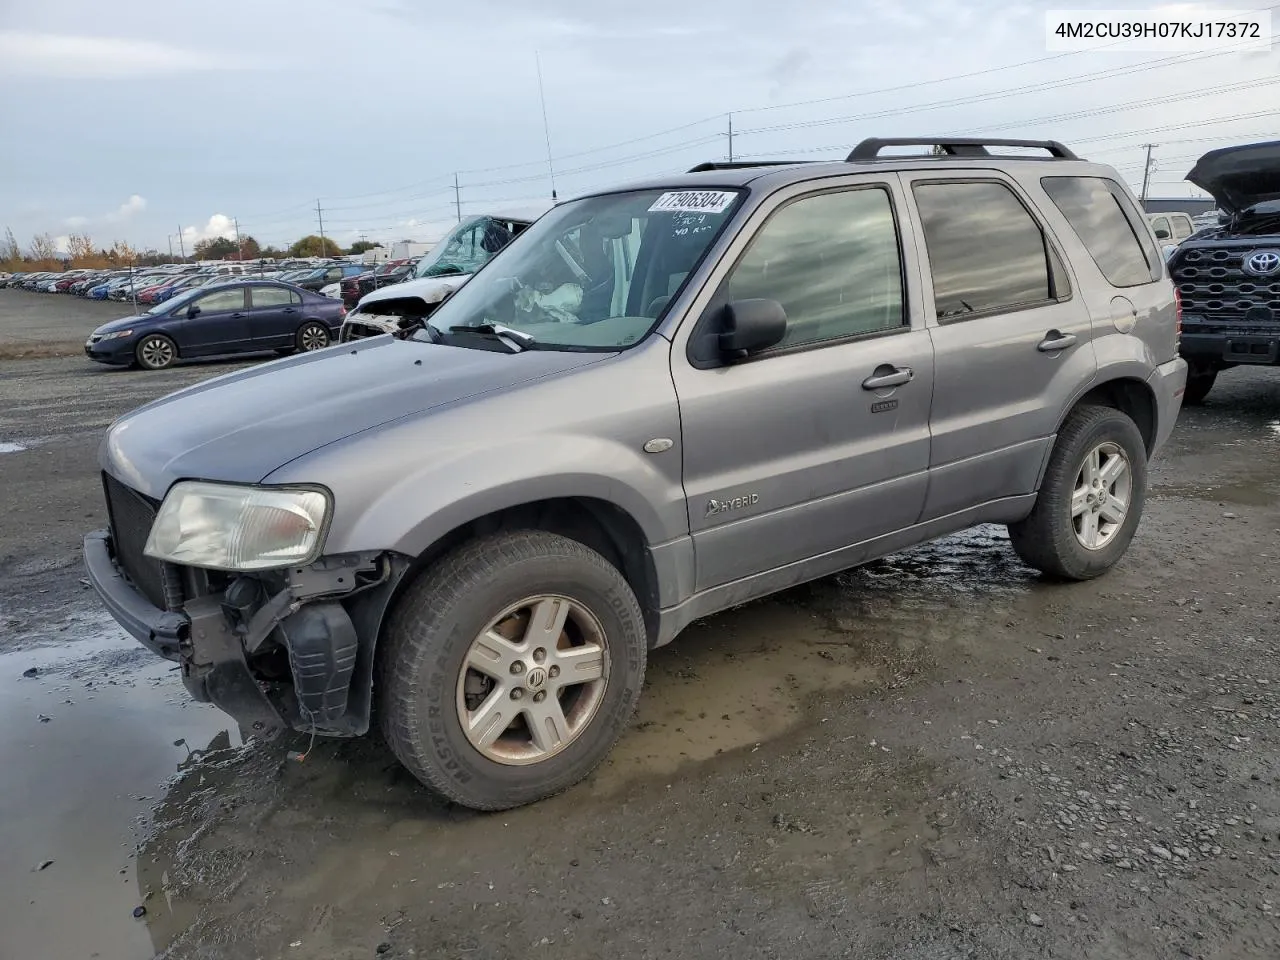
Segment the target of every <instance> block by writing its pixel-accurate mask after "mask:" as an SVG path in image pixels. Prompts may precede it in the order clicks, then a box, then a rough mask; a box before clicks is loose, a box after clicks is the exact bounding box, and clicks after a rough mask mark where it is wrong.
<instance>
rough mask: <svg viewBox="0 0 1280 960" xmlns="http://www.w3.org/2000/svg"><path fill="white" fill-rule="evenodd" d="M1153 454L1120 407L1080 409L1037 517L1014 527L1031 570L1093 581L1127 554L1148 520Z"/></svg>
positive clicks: (1063, 439)
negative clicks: (1143, 521)
mask: <svg viewBox="0 0 1280 960" xmlns="http://www.w3.org/2000/svg"><path fill="white" fill-rule="evenodd" d="M1146 490H1147V450H1146V445H1145V444H1144V443H1143V441H1142V434H1141V433H1139V432H1138V428H1137V426H1136V425H1135V424H1134V422H1133V421H1132V420H1131V419H1130V418H1129V417H1128V416H1126V415H1125V414H1123V413H1121V412H1120V411H1119V410H1116V409H1115V408H1113V407H1095V406H1085V407H1079V408H1077V409H1076V410H1075V411H1073V412H1072V414H1071V415H1070V416H1069V417H1068V418H1067V421H1066V423H1064V424H1063V426H1062V429H1061V430H1060V431H1059V433H1058V439H1057V442H1056V443H1055V444H1054V448H1053V454H1052V456H1051V457H1050V458H1049V466H1048V468H1047V469H1046V470H1045V476H1044V481H1043V483H1042V484H1041V486H1040V494H1039V496H1038V497H1037V498H1036V505H1035V508H1034V509H1033V510H1032V511H1031V514H1030V516H1028V517H1027V518H1026V519H1025V520H1022V521H1020V522H1018V523H1013V524H1010V525H1009V540H1010V542H1011V543H1012V544H1013V548H1014V550H1015V551H1017V553H1018V556H1020V557H1021V558H1022V559H1023V560H1024V561H1025V562H1026V563H1027V564H1029V565H1030V566H1032V567H1035V568H1036V569H1037V570H1040V571H1042V572H1044V573H1047V574H1050V575H1051V576H1056V577H1062V578H1064V579H1068V580H1088V579H1091V578H1093V577H1096V576H1098V575H1099V574H1102V573H1105V572H1106V571H1107V570H1109V569H1111V567H1112V566H1114V565H1115V563H1116V562H1117V561H1118V560H1119V559H1120V558H1121V557H1122V556H1123V555H1124V552H1125V550H1126V549H1128V546H1129V541H1131V540H1132V539H1133V535H1134V533H1135V531H1136V530H1137V529H1138V522H1139V520H1140V519H1141V517H1142V507H1143V503H1144V502H1145V498H1146Z"/></svg>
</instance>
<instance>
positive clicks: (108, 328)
mask: <svg viewBox="0 0 1280 960" xmlns="http://www.w3.org/2000/svg"><path fill="white" fill-rule="evenodd" d="M155 319H156V318H155V317H144V316H142V315H141V314H139V315H137V316H133V317H121V318H120V319H119V320H111V321H110V322H108V323H104V324H103V325H102V326H100V327H97V328H95V329H94V331H93V332H94V333H115V332H116V331H117V330H128V329H129V328H130V327H136V326H137V325H138V324H140V323H150V322H151V321H153V320H155Z"/></svg>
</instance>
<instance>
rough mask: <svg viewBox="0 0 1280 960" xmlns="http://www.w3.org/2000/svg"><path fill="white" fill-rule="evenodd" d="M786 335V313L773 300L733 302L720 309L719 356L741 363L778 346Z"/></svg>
mask: <svg viewBox="0 0 1280 960" xmlns="http://www.w3.org/2000/svg"><path fill="white" fill-rule="evenodd" d="M786 333H787V313H786V311H785V310H783V309H782V304H780V303H779V302H778V301H777V300H766V299H754V300H734V301H732V302H730V303H727V304H725V305H724V308H723V310H722V312H721V323H720V352H721V353H723V354H724V355H725V356H727V357H730V358H732V359H741V358H743V357H746V356H749V355H750V354H753V353H757V352H759V351H760V350H766V349H768V348H769V347H772V346H774V345H776V344H777V343H779V342H780V341H781V340H782V338H783V337H784V336H786Z"/></svg>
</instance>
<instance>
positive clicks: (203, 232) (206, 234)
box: [182, 213, 236, 244]
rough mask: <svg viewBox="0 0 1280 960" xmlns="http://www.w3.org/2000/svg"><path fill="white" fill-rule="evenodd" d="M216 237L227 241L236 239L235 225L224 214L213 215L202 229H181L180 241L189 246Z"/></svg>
mask: <svg viewBox="0 0 1280 960" xmlns="http://www.w3.org/2000/svg"><path fill="white" fill-rule="evenodd" d="M218 237H226V238H227V239H228V240H234V239H235V237H236V225H235V223H234V222H233V221H232V219H231V218H230V217H228V216H227V215H226V214H222V213H215V214H214V215H213V216H212V217H210V218H209V222H208V223H206V224H205V225H204V226H203V227H183V228H182V239H183V240H185V241H186V242H187V243H189V244H194V243H196V242H197V241H200V240H214V239H216V238H218Z"/></svg>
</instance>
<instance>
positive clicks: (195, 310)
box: [187, 303, 200, 320]
mask: <svg viewBox="0 0 1280 960" xmlns="http://www.w3.org/2000/svg"><path fill="white" fill-rule="evenodd" d="M199 315H200V304H198V303H193V304H192V305H191V306H189V307H187V319H188V320H189V319H191V318H192V317H198V316H199Z"/></svg>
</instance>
